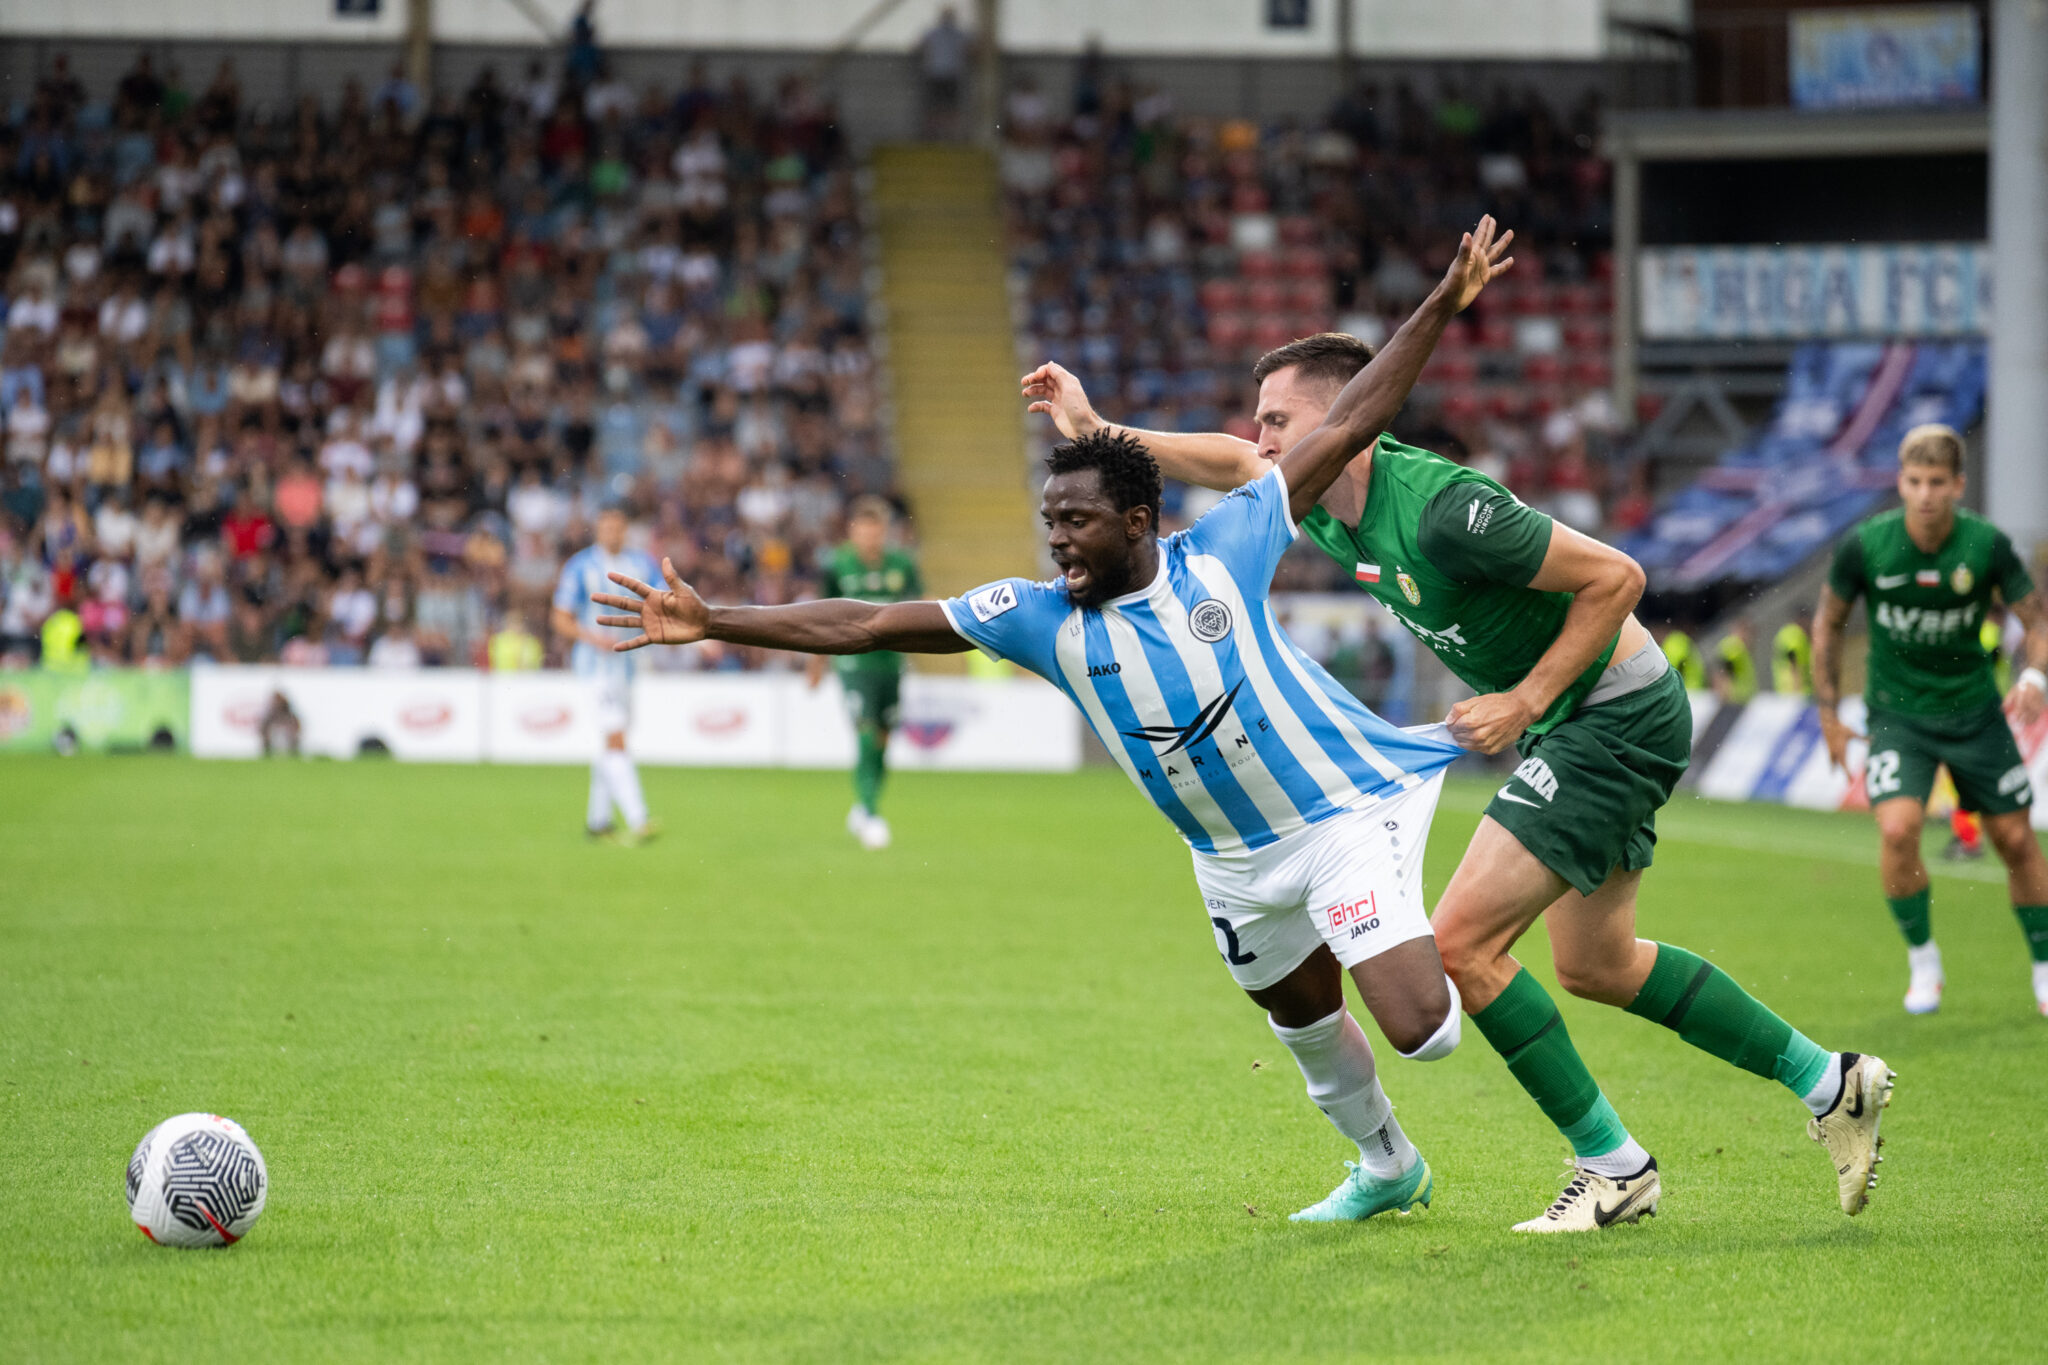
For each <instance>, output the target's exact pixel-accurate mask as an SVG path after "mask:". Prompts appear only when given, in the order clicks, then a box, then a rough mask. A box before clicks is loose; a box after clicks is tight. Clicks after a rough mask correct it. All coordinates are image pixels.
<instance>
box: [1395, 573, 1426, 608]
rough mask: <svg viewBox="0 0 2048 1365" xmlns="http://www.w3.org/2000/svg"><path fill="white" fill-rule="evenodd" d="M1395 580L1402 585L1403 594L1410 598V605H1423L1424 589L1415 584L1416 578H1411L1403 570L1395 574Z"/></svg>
mask: <svg viewBox="0 0 2048 1365" xmlns="http://www.w3.org/2000/svg"><path fill="white" fill-rule="evenodd" d="M1394 581H1395V582H1396V583H1399V584H1400V585H1401V596H1403V597H1405V598H1407V599H1408V605H1409V606H1411V607H1419V606H1421V605H1422V589H1420V588H1418V587H1416V586H1415V580H1414V579H1412V578H1410V577H1409V576H1408V575H1407V574H1406V573H1405V572H1402V573H1397V574H1395V575H1394Z"/></svg>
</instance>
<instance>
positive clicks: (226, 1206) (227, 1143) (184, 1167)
mask: <svg viewBox="0 0 2048 1365" xmlns="http://www.w3.org/2000/svg"><path fill="white" fill-rule="evenodd" d="M269 1193H270V1177H269V1174H268V1173H267V1172H266V1171H265V1170H264V1169H263V1153H261V1152H259V1151H257V1150H256V1144H255V1143H254V1142H251V1141H250V1140H249V1135H248V1134H247V1133H245V1132H243V1131H242V1125H241V1124H239V1123H236V1122H235V1121H234V1120H233V1119H224V1118H222V1117H221V1116H220V1115H218V1114H180V1115H178V1116H177V1117H176V1118H174V1119H165V1120H164V1121H163V1122H162V1123H159V1124H158V1125H157V1126H156V1127H154V1128H152V1129H150V1130H149V1132H147V1133H145V1134H144V1135H143V1138H142V1141H141V1142H140V1143H138V1144H137V1145H136V1148H135V1155H134V1156H132V1157H130V1158H129V1159H128V1215H129V1217H131V1218H133V1219H134V1220H135V1226H136V1227H138V1228H140V1229H142V1235H143V1236H145V1237H147V1238H149V1240H150V1241H152V1242H155V1243H156V1244H157V1245H158V1246H167V1247H219V1246H230V1245H232V1244H234V1243H235V1242H239V1241H240V1240H241V1239H242V1238H243V1237H244V1236H246V1235H247V1234H248V1231H249V1229H250V1228H251V1227H252V1226H254V1225H255V1222H256V1218H257V1215H259V1214H261V1213H262V1212H263V1200H264V1196H266V1195H267V1194H269Z"/></svg>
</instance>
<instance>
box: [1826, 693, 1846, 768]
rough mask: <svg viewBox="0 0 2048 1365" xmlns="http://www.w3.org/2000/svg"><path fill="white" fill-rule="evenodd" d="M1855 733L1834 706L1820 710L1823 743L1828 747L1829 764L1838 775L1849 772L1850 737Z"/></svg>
mask: <svg viewBox="0 0 2048 1365" xmlns="http://www.w3.org/2000/svg"><path fill="white" fill-rule="evenodd" d="M1851 733H1853V732H1852V731H1851V730H1850V729H1849V727H1848V726H1847V725H1844V724H1843V723H1842V718H1841V717H1840V716H1838V715H1836V714H1835V708H1834V707H1832V706H1823V707H1821V708H1820V737H1821V742H1822V743H1824V744H1826V745H1827V746H1828V762H1829V763H1830V764H1832V765H1833V766H1834V770H1835V771H1836V772H1838V773H1846V772H1848V771H1849V736H1850V735H1851Z"/></svg>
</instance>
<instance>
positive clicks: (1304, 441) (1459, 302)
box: [1280, 214, 1515, 521]
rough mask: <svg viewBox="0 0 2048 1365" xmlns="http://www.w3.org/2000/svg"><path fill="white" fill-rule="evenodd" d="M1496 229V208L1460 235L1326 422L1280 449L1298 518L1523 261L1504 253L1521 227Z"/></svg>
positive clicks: (1291, 505) (1384, 424) (1289, 496)
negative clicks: (1467, 317)
mask: <svg viewBox="0 0 2048 1365" xmlns="http://www.w3.org/2000/svg"><path fill="white" fill-rule="evenodd" d="M1494 232H1495V223H1494V221H1493V216H1492V215H1491V214H1488V215H1487V216H1486V217H1484V218H1481V219H1480V220H1479V226H1477V227H1475V228H1473V229H1472V231H1470V232H1468V233H1466V234H1465V236H1464V239H1463V240H1462V241H1460V242H1459V243H1458V255H1457V259H1456V260H1454V261H1452V262H1451V268H1450V269H1449V270H1447V271H1445V272H1444V277H1443V280H1442V281H1441V282H1440V283H1438V285H1437V287H1436V288H1435V289H1434V290H1433V291H1431V293H1430V296H1429V297H1428V298H1427V299H1424V300H1423V303H1422V306H1421V307H1420V308H1418V309H1416V310H1415V313H1414V316H1412V317H1410V318H1409V319H1408V320H1407V321H1406V322H1404V323H1402V324H1401V330H1400V331H1398V332H1396V333H1394V335H1393V338H1392V339H1391V340H1389V341H1388V342H1387V344H1386V346H1385V347H1384V348H1382V349H1381V351H1380V353H1379V354H1378V355H1376V356H1374V357H1373V360H1372V363H1371V364H1370V365H1367V366H1366V367H1365V368H1364V369H1362V370H1360V371H1359V372H1358V373H1357V374H1355V375H1353V376H1352V377H1351V382H1350V383H1348V384H1346V385H1345V386H1344V388H1343V389H1342V390H1341V391H1340V392H1339V393H1338V394H1337V401H1336V402H1334V403H1332V404H1331V405H1330V411H1329V413H1328V415H1326V416H1325V417H1324V418H1323V424H1322V425H1321V426H1319V427H1317V428H1316V429H1315V430H1314V431H1311V432H1310V433H1309V434H1308V435H1306V436H1304V437H1302V438H1301V440H1300V441H1299V442H1298V443H1297V444H1296V445H1295V447H1294V449H1292V450H1290V451H1288V452H1287V453H1286V454H1285V455H1283V456H1281V457H1280V468H1281V470H1282V471H1283V472H1284V473H1285V475H1286V478H1287V501H1288V510H1289V512H1290V513H1292V514H1293V517H1294V519H1295V520H1296V521H1300V520H1301V519H1302V518H1303V517H1305V516H1307V515H1308V514H1309V510H1310V509H1311V508H1313V507H1314V506H1315V505H1316V503H1317V501H1318V500H1319V499H1321V497H1322V496H1323V494H1324V493H1326V492H1328V491H1329V488H1330V485H1331V484H1333V483H1335V482H1336V481H1337V476H1338V475H1340V474H1342V473H1343V472H1344V466H1346V465H1348V464H1350V463H1351V458H1352V457H1353V456H1354V455H1356V454H1357V453H1358V452H1359V451H1361V450H1363V449H1365V447H1366V446H1367V445H1368V444H1369V443H1370V442H1372V441H1374V440H1375V439H1377V438H1378V436H1379V434H1380V433H1381V432H1382V431H1385V430H1386V429H1387V424H1388V423H1389V422H1391V421H1393V420H1394V414H1395V413H1397V412H1399V411H1400V410H1401V405H1402V404H1403V403H1405V402H1407V401H1408V391H1409V390H1410V389H1412V388H1414V387H1415V381H1416V379H1417V378H1419V377H1420V376H1421V374H1422V367H1423V366H1424V365H1425V364H1427V363H1428V361H1429V357H1430V353H1431V352H1432V351H1434V350H1435V349H1436V343H1437V338H1439V337H1441V336H1442V335H1443V334H1444V327H1445V325H1446V324H1448V323H1449V322H1450V320H1451V319H1452V318H1453V317H1454V316H1456V315H1457V313H1458V311H1459V310H1460V309H1462V308H1464V307H1465V306H1466V305H1467V304H1469V303H1471V302H1472V300H1474V299H1476V298H1478V297H1479V291H1480V290H1482V289H1484V288H1486V286H1487V285H1488V284H1489V283H1491V282H1492V281H1494V280H1496V279H1498V278H1500V276H1501V275H1503V274H1505V273H1506V272H1507V269H1508V267H1509V266H1511V265H1513V264H1514V263H1515V258H1514V257H1512V256H1508V257H1506V259H1502V256H1503V253H1505V252H1506V251H1507V249H1508V244H1509V243H1511V242H1513V241H1514V240H1515V234H1514V233H1512V232H1509V233H1505V234H1503V235H1502V236H1501V237H1500V238H1499V239H1498V240H1496V239H1495V236H1494Z"/></svg>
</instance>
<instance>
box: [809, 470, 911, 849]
mask: <svg viewBox="0 0 2048 1365" xmlns="http://www.w3.org/2000/svg"><path fill="white" fill-rule="evenodd" d="M894 522H895V514H894V513H893V512H892V511H891V509H890V507H889V504H888V503H887V502H886V501H884V500H883V499H881V498H877V497H872V496H871V497H863V498H857V499H855V500H854V504H853V507H852V509H851V510H850V511H849V512H848V513H847V518H846V543H845V544H843V545H841V546H839V547H838V548H837V549H835V550H833V551H832V552H831V554H830V555H829V556H828V557H827V558H826V560H825V572H824V575H823V586H824V593H825V596H827V597H852V598H857V599H858V600H860V601H862V602H911V601H916V600H917V599H918V598H920V597H922V596H924V580H923V579H922V578H921V577H920V576H919V575H918V572H917V561H916V560H915V559H913V558H911V556H910V554H909V552H908V551H906V550H902V549H898V548H896V547H894V546H891V545H890V544H889V532H890V529H891V528H892V526H893V525H894ZM826 666H827V665H826V659H825V656H823V655H817V654H814V655H812V656H811V659H810V662H809V663H808V664H807V665H806V667H805V672H806V675H807V676H808V677H809V678H810V682H811V686H813V687H816V686H817V685H818V683H819V682H820V681H821V680H822V679H823V678H824V676H825V668H826ZM831 667H832V668H833V669H834V670H835V671H836V672H837V673H838V674H839V685H840V687H841V688H842V689H844V691H845V694H846V713H847V716H848V718H849V719H851V720H852V721H853V729H854V735H855V738H856V739H857V741H858V742H859V745H860V756H859V757H858V758H857V759H856V760H855V762H854V767H853V794H854V801H853V809H852V810H849V811H848V812H847V813H846V832H847V833H848V834H851V835H852V836H853V837H854V838H856V839H858V840H860V842H861V846H862V847H863V848H870V849H881V848H887V847H888V846H889V822H888V821H887V820H884V819H883V818H882V813H881V809H880V801H881V796H882V779H883V777H884V776H885V775H886V774H887V772H888V752H889V732H890V731H891V730H894V729H895V728H896V714H897V708H898V705H899V703H900V700H901V696H902V688H903V656H902V655H901V654H895V653H890V652H888V651H886V650H878V651H876V652H875V653H872V654H841V655H837V656H834V657H833V659H832V661H831Z"/></svg>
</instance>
